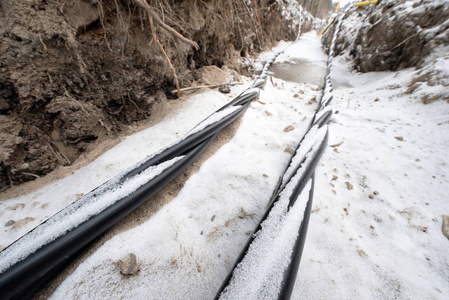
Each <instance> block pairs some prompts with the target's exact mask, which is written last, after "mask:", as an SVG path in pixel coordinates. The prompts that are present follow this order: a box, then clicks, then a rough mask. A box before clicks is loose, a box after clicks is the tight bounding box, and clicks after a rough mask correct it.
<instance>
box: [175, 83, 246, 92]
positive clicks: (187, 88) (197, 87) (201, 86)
mask: <svg viewBox="0 0 449 300" xmlns="http://www.w3.org/2000/svg"><path fill="white" fill-rule="evenodd" d="M241 84H243V83H241V82H230V83H223V84H213V85H199V86H191V87H186V88H183V89H181V90H180V91H181V92H186V91H192V90H198V89H202V88H210V89H213V88H216V87H219V86H222V85H228V86H233V85H241ZM176 92H178V93H179V90H173V91H171V93H172V94H175V93H176Z"/></svg>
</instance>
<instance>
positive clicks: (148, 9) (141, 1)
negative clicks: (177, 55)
mask: <svg viewBox="0 0 449 300" xmlns="http://www.w3.org/2000/svg"><path fill="white" fill-rule="evenodd" d="M134 2H136V3H137V5H139V6H140V7H142V8H143V9H145V11H146V12H147V13H148V15H149V16H151V18H152V19H154V20H155V21H156V23H158V24H159V25H161V27H162V28H163V29H165V30H166V31H168V32H170V33H171V34H172V35H173V36H174V37H175V38H177V39H179V40H181V41H183V42H184V43H186V44H189V45H191V46H192V47H194V48H195V49H196V50H198V49H199V48H200V47H199V46H198V44H197V43H195V42H194V41H192V40H189V39H188V38H186V37H184V36H183V35H182V34H180V33H179V32H177V31H176V30H174V29H173V28H172V27H170V26H168V25H167V24H165V23H164V22H163V21H162V20H161V18H160V17H159V16H158V14H157V13H155V12H154V10H153V9H152V8H151V7H150V6H149V5H148V3H147V2H146V0H134Z"/></svg>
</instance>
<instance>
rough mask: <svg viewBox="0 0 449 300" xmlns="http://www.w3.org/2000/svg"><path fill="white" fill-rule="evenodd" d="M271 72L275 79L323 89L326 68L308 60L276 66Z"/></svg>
mask: <svg viewBox="0 0 449 300" xmlns="http://www.w3.org/2000/svg"><path fill="white" fill-rule="evenodd" d="M270 71H271V73H272V76H273V77H276V78H279V79H282V80H286V81H292V82H297V83H310V84H315V85H317V86H319V87H323V84H324V76H326V68H323V67H320V66H317V65H316V64H314V63H312V62H310V61H306V60H294V61H293V63H292V62H287V63H280V64H274V65H273V66H272V67H271V68H270Z"/></svg>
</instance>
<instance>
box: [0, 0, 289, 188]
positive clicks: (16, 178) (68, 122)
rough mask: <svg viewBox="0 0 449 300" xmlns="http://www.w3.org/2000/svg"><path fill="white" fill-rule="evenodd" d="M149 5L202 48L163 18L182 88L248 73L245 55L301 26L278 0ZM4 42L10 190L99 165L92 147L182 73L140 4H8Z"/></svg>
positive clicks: (4, 176) (1, 153) (1, 66)
mask: <svg viewBox="0 0 449 300" xmlns="http://www.w3.org/2000/svg"><path fill="white" fill-rule="evenodd" d="M147 2H148V4H149V5H150V6H151V7H152V8H153V9H154V11H155V12H156V13H157V14H158V15H159V16H160V17H161V18H162V20H163V21H164V22H165V24H167V25H169V26H171V27H172V28H174V29H175V30H177V31H178V32H179V33H181V34H182V35H184V36H185V37H186V38H188V39H191V40H193V41H195V42H196V43H198V45H199V46H200V48H199V50H195V49H194V48H193V47H192V46H190V45H188V44H185V43H183V42H181V41H180V40H178V39H174V38H173V36H172V35H171V34H169V33H167V31H164V30H163V29H162V28H161V26H160V25H158V24H157V22H156V24H155V25H156V34H157V36H158V38H159V40H160V42H161V44H162V45H163V47H164V49H165V51H166V52H167V55H168V57H169V59H170V61H171V63H172V64H173V66H174V68H175V69H176V72H177V76H178V78H179V81H180V84H181V86H182V87H183V86H190V85H192V84H193V83H194V82H195V80H198V78H199V77H198V69H199V68H201V67H204V66H210V65H215V66H217V67H218V68H221V67H222V66H224V65H227V66H228V67H229V68H231V69H235V70H237V71H240V72H245V69H244V68H243V67H242V66H241V65H239V64H238V63H237V58H239V57H240V56H241V55H245V56H246V55H247V54H251V53H255V52H257V51H259V50H261V49H263V48H264V47H267V46H269V45H270V44H271V43H272V42H274V41H278V40H280V39H293V38H294V37H295V33H296V30H297V28H295V27H294V26H292V24H289V23H288V22H286V21H285V20H284V19H283V18H282V17H281V8H282V7H280V5H282V4H279V3H278V2H275V1H271V0H261V1H257V2H254V3H253V4H251V5H245V4H244V3H245V2H243V1H237V0H233V1H221V0H205V1H197V0H184V1H180V0H176V1H175V0H151V1H147ZM256 3H257V4H256ZM256 5H257V7H256ZM253 32H256V33H253ZM0 43H1V47H0V51H1V60H0V191H4V190H6V189H8V188H10V187H11V186H16V185H19V184H21V183H23V182H27V181H30V180H36V178H37V179H39V177H43V176H45V175H46V174H48V173H49V172H51V171H53V170H55V169H56V168H57V167H58V166H70V167H73V168H75V169H76V168H78V167H79V166H80V165H83V164H85V163H86V162H88V161H89V159H87V160H85V158H83V157H82V156H81V155H82V154H83V153H86V152H89V151H97V152H96V153H98V154H99V153H101V152H103V151H104V150H107V149H108V148H109V147H111V146H112V145H113V144H115V143H116V141H112V142H111V141H109V140H114V139H117V137H120V136H122V135H123V134H124V133H126V131H127V130H128V128H129V127H130V126H132V125H135V124H136V122H137V123H139V122H146V121H148V120H151V119H152V118H153V117H154V116H155V115H157V113H156V112H155V111H156V110H157V109H158V107H160V106H161V105H162V106H164V104H163V103H162V102H164V101H165V102H166V101H169V100H167V98H173V96H172V94H171V93H170V92H169V91H171V90H173V89H174V84H173V77H172V74H171V73H170V69H169V68H168V65H167V62H166V61H165V59H164V58H163V56H162V55H161V52H160V49H159V48H158V46H157V45H156V43H154V41H153V40H152V35H151V32H150V26H149V23H148V19H147V17H146V15H145V11H144V10H143V9H141V8H140V7H138V6H136V5H135V2H134V0H114V1H112V0H109V1H108V0H103V1H97V0H66V1H50V0H47V1H46V0H34V1H13V0H0ZM246 72H248V70H246ZM164 95H166V97H165V96H164ZM94 144H95V145H100V146H99V148H96V150H93V149H95V147H93V146H92V145H94ZM96 155H97V154H95V155H93V157H95V156H96ZM80 156H81V159H80ZM91 157H92V156H91ZM67 170H72V168H67V169H64V170H62V171H61V170H59V171H58V172H62V173H64V172H66V171H67ZM56 177H58V176H56Z"/></svg>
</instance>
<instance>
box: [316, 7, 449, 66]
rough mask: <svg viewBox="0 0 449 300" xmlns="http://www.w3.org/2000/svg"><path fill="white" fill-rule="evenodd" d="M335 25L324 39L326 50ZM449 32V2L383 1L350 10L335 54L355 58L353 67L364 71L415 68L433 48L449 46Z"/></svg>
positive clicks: (337, 42)
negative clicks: (343, 54) (346, 54)
mask: <svg viewBox="0 0 449 300" xmlns="http://www.w3.org/2000/svg"><path fill="white" fill-rule="evenodd" d="M334 25H335V24H334ZM334 25H333V26H331V27H330V28H329V29H328V30H327V32H326V34H325V35H324V36H323V45H324V48H325V49H328V47H329V44H330V41H331V39H332V33H333V29H334V28H333V27H334ZM448 29H449V2H447V1H434V0H414V1H411V0H399V1H397V0H384V1H381V2H380V4H378V5H371V6H366V7H360V8H351V9H350V10H349V11H348V13H347V14H346V15H345V18H344V22H343V24H342V28H341V31H340V34H339V36H338V39H337V41H336V47H335V55H340V54H342V53H343V52H346V51H347V52H348V53H349V55H350V56H351V57H352V58H353V59H354V60H353V65H354V68H355V69H356V70H358V71H361V72H370V71H388V70H391V71H395V70H399V69H404V68H409V67H416V66H419V65H420V64H422V63H423V62H424V59H425V58H426V57H427V56H428V55H429V53H430V52H431V51H432V50H433V49H434V48H436V47H438V46H440V45H449V30H448Z"/></svg>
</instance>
